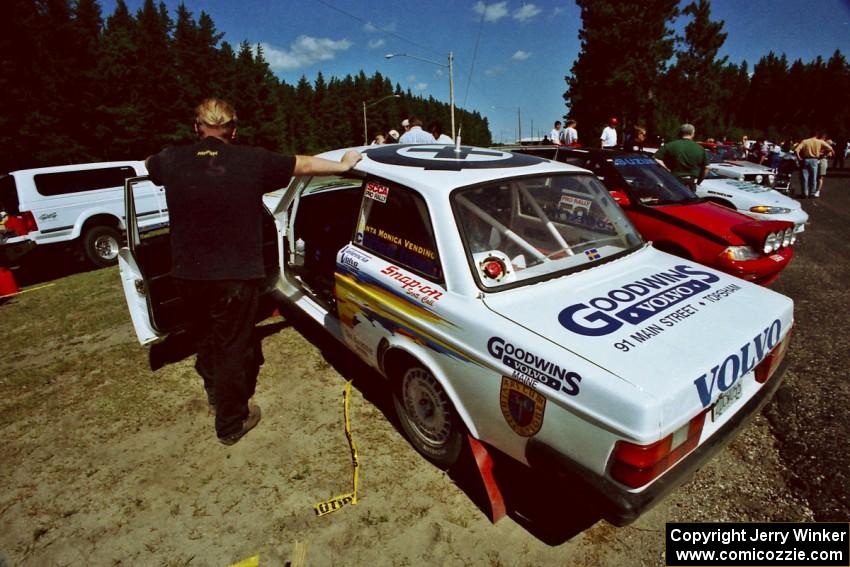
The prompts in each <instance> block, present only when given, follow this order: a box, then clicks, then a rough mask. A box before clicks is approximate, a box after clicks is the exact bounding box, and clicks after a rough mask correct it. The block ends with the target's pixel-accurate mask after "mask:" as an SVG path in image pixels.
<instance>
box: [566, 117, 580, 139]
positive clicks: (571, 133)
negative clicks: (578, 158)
mask: <svg viewBox="0 0 850 567" xmlns="http://www.w3.org/2000/svg"><path fill="white" fill-rule="evenodd" d="M577 124H578V123H577V122H576V121H575V120H573V119H572V118H571V119H569V120H567V125H566V128H564V145H565V146H577V145H578V130H576V125H577Z"/></svg>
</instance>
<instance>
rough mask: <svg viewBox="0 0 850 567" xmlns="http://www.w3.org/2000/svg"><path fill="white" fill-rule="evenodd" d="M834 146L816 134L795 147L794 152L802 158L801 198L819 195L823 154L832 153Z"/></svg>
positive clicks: (798, 157)
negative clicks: (819, 173) (818, 187)
mask: <svg viewBox="0 0 850 567" xmlns="http://www.w3.org/2000/svg"><path fill="white" fill-rule="evenodd" d="M831 153H832V146H830V145H829V144H827V143H826V142H825V141H823V140H821V139H820V137H819V136H817V135H814V136H810V137H808V138H806V139H805V140H803V141H802V142H800V143H799V144H797V145H796V146H795V147H794V154H796V156H797V159H798V160H800V181H801V183H802V187H801V191H802V192H803V194H802V196H801V198H803V199H807V198H809V197H818V193H817V186H818V169H819V165H820V156H821V154H825V155H827V154H831Z"/></svg>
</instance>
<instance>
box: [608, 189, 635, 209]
mask: <svg viewBox="0 0 850 567" xmlns="http://www.w3.org/2000/svg"><path fill="white" fill-rule="evenodd" d="M608 192H609V193H610V194H611V197H612V198H613V199H614V200H615V201H617V204H618V205H620V206H621V207H628V206H630V205H631V204H632V202H631V201H630V200H629V196H628V195H626V193H625V191H619V190H614V191H608Z"/></svg>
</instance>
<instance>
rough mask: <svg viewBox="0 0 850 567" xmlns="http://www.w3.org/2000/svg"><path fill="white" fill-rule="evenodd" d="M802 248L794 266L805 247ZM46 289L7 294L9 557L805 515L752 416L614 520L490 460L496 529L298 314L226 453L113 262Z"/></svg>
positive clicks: (131, 554) (439, 544)
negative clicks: (140, 319)
mask: <svg viewBox="0 0 850 567" xmlns="http://www.w3.org/2000/svg"><path fill="white" fill-rule="evenodd" d="M798 254H799V256H798V258H797V259H796V260H795V262H802V261H804V260H802V259H801V258H804V257H805V256H804V254H805V248H804V249H803V250H802V252H798ZM50 283H52V284H53V285H52V287H49V288H42V289H34V290H33V291H31V292H28V293H25V294H22V295H20V296H18V297H17V298H15V299H14V300H12V301H9V302H7V303H5V304H3V305H0V313H1V314H2V317H3V322H4V325H3V329H2V331H0V333H2V334H0V339H2V344H3V347H2V356H0V438H2V440H3V441H2V444H0V486H1V487H2V490H1V491H0V566H2V567H5V566H6V565H8V566H18V565H26V566H29V565H32V566H54V565H55V566H59V565H64V566H76V565H94V566H99V565H133V566H135V565H142V566H146V565H152V566H159V565H168V566H183V565H200V566H222V567H227V566H230V565H233V564H235V563H237V562H239V561H242V560H245V559H248V558H251V557H255V556H257V555H259V565H260V566H262V567H266V566H283V565H287V563H288V562H289V561H290V560H292V558H293V553H294V550H295V547H296V545H298V546H299V547H301V548H302V549H303V548H304V546H306V550H307V551H306V564H307V565H317V566H322V565H357V566H359V565H374V566H384V565H391V566H401V565H426V564H427V565H489V566H511V567H513V566H540V565H587V566H595V565H617V566H621V565H663V564H664V557H663V554H664V526H665V522H669V521H692V522H697V521H717V522H719V521H723V522H730V521H805V520H812V519H814V515H813V512H812V510H811V508H810V506H809V504H808V503H807V501H806V500H804V499H803V497H802V496H800V495H799V494H801V493H802V492H801V491H800V490H799V489H798V488H797V489H795V488H794V487H795V485H798V484H799V483H800V477H799V474H795V473H794V472H793V471H791V470H789V469H788V468H786V466H785V465H784V464H783V462H788V458H787V457H786V458H785V461H783V457H781V455H780V454H781V451H782V450H783V447H781V446H780V445H779V444H778V443H777V437H776V436H775V433H774V432H773V431H772V430H771V428H770V426H769V424H768V422H767V420H766V419H764V418H763V417H761V416H759V417H758V418H757V419H756V420H755V421H754V422H753V424H752V425H750V426H749V427H748V428H747V429H746V430H745V431H744V432H743V433H742V434H741V435H740V436H739V437H738V438H737V439H736V440H735V441H734V442H733V443H732V444H731V445H730V446H729V447H728V448H727V449H725V450H724V451H723V452H722V453H720V454H719V455H718V457H716V458H715V459H714V460H713V461H712V462H711V463H710V464H709V465H707V466H706V467H704V468H703V469H702V470H700V471H699V472H698V473H697V474H696V476H695V478H694V479H693V480H692V481H691V482H689V483H688V484H686V485H684V486H683V487H682V488H680V489H678V490H677V491H675V492H674V493H673V494H672V495H671V496H670V497H668V498H667V499H665V500H664V501H663V502H661V503H660V504H659V505H658V506H657V507H655V508H654V509H652V510H650V511H649V512H648V513H646V514H645V515H644V516H642V517H641V518H640V519H639V520H638V521H637V522H635V523H634V524H632V525H631V526H628V527H624V528H616V527H613V526H611V525H610V524H608V523H606V522H605V521H603V520H600V519H599V518H598V515H597V514H596V513H595V510H596V508H595V507H594V505H593V503H592V502H588V501H587V500H586V499H585V497H584V495H583V493H582V491H581V489H580V487H577V486H570V485H556V484H554V482H553V481H551V480H550V479H547V478H545V477H539V476H535V475H533V474H531V473H530V472H529V471H527V470H525V469H524V468H523V467H517V466H514V465H512V464H511V463H510V462H508V461H506V460H504V459H503V458H499V457H498V456H497V460H496V473H497V477H498V479H499V481H500V483H501V485H502V489H503V491H504V493H505V498H506V502H507V506H508V510H509V515H508V517H506V518H504V519H503V520H501V521H500V522H498V523H496V524H492V523H491V522H490V520H489V518H488V507H487V504H486V499H485V498H484V496H483V489H482V487H481V482H480V480H479V479H478V478H477V477H476V476H475V470H474V468H472V467H473V465H471V463H470V461H469V459H468V458H466V459H464V460H463V461H462V462H461V463H460V464H459V465H458V466H457V467H456V468H455V469H454V470H452V471H450V472H444V471H441V470H439V469H437V468H435V467H434V466H432V465H431V464H430V463H428V462H427V461H426V460H425V459H423V458H422V457H420V456H419V454H418V453H417V452H416V451H415V450H414V449H413V448H412V447H411V446H410V445H409V444H408V443H407V442H406V441H405V440H404V438H403V437H402V435H401V433H400V432H399V430H398V428H397V427H396V425H395V423H394V420H393V418H392V409H391V408H392V404H391V403H390V402H389V398H388V396H387V394H386V388H385V387H384V384H383V383H382V381H381V379H380V378H379V377H377V376H376V375H375V374H373V373H372V372H371V371H369V370H368V368H366V367H364V366H363V365H361V364H360V363H359V362H358V361H356V360H354V359H353V358H352V357H351V356H349V355H348V354H346V353H345V352H344V351H343V349H342V348H341V347H340V346H339V345H337V344H336V343H335V342H334V341H333V340H332V339H330V338H328V337H327V336H326V335H324V334H323V331H322V330H321V329H320V328H318V327H316V326H313V325H309V324H305V323H304V322H302V321H300V320H298V319H297V318H293V317H290V318H289V319H287V318H284V317H271V318H269V319H266V320H265V321H264V322H263V323H262V324H261V325H260V326H259V327H258V331H259V332H260V333H261V334H262V335H263V336H264V339H263V349H264V353H265V356H266V363H265V365H264V366H263V368H262V371H261V373H260V380H259V385H258V391H257V396H256V401H257V402H258V403H259V404H260V405H261V406H262V408H263V419H262V421H261V423H260V425H259V426H258V427H257V429H255V430H254V431H252V432H251V433H250V434H249V435H248V436H246V437H245V438H244V439H243V440H242V441H240V442H239V443H238V444H236V445H234V446H233V447H225V446H223V445H221V444H219V443H218V442H217V441H216V439H215V434H214V432H213V427H212V417H211V416H209V415H208V412H207V408H206V403H205V397H204V393H203V388H202V387H201V383H200V380H199V379H198V378H197V376H196V375H195V372H194V369H193V359H192V357H188V358H185V357H184V358H181V356H180V354H181V353H180V352H179V349H175V348H170V347H158V348H155V349H150V348H143V347H140V346H139V345H138V343H137V342H136V339H135V336H134V334H133V330H132V327H131V325H130V321H129V317H128V315H127V310H126V305H125V304H124V300H123V297H122V295H121V292H120V288H119V278H118V271H117V268H113V269H106V270H99V271H93V272H85V273H76V274H72V275H69V276H66V277H62V278H61V279H56V280H53V281H52V282H50ZM34 287H35V286H34ZM799 308H805V305H800V304H798V309H799ZM803 320H805V318H803ZM798 338H799V337H798ZM797 344H798V343H795V345H797ZM178 346H179V345H178ZM795 349H798V347H797V346H792V351H791V353H790V354H789V356H791V357H792V358H793V357H796V358H795V359H794V360H796V362H793V361H792V364H791V365H790V366H789V368H790V370H789V372H788V373H787V374H786V378H785V380H786V383H788V384H798V383H802V382H803V381H804V379H805V375H803V374H802V372H804V371H806V372H808V371H807V370H805V369H806V368H808V365H809V364H810V362H811V359H810V358H805V359H804V358H803V355H801V354H800V353H801V352H803V353H804V354H805V351H800V350H795ZM152 363H153V366H155V367H159V368H158V369H157V370H156V371H152V370H151V364H152ZM346 380H353V381H354V388H353V389H352V398H351V425H352V430H353V436H354V440H355V442H356V443H357V447H358V450H359V456H360V464H361V468H360V485H359V493H358V500H359V501H358V503H357V505H355V506H347V507H345V508H343V509H341V510H340V511H337V512H335V513H333V514H329V515H327V516H323V517H317V516H316V514H315V513H314V511H313V504H315V503H316V502H319V501H322V500H325V499H327V498H329V497H332V496H335V495H337V494H340V493H344V492H347V491H349V490H350V489H351V461H350V455H349V451H348V445H347V442H346V438H345V435H344V431H343V418H342V391H343V385H344V383H345V381H346ZM783 388H784V386H783ZM781 391H782V390H780V392H781ZM786 397H787V396H786ZM773 411H774V412H775V411H776V408H775V407H774V409H773ZM845 411H846V409H845ZM768 413H769V412H768ZM795 435H796V436H795V437H794V439H795V440H796V441H795V442H802V441H800V440H801V439H802V440H803V441H805V439H807V438H808V437H811V436H812V433H808V434H807V433H806V432H805V431H803V430H798V431H796V432H795ZM784 450H785V451H788V449H787V448H784ZM801 451H802V450H801ZM792 454H794V453H793V452H792ZM810 456H811V459H817V458H818V454H814V455H809V454H806V458H807V459H808V458H809V457H810ZM801 458H802V455H801ZM804 480H805V479H804Z"/></svg>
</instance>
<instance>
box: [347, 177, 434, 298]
mask: <svg viewBox="0 0 850 567" xmlns="http://www.w3.org/2000/svg"><path fill="white" fill-rule="evenodd" d="M355 238H356V240H357V242H358V243H359V244H361V245H362V246H363V247H364V248H367V249H368V250H371V251H372V252H376V253H378V254H380V255H381V256H383V257H385V258H386V259H388V260H390V261H392V262H395V263H397V264H398V265H400V266H402V267H404V268H407V269H409V270H412V271H414V272H418V273H419V274H421V275H423V276H425V277H427V278H430V279H431V280H432V281H436V282H440V281H442V279H443V270H442V267H441V265H440V258H439V256H438V255H437V244H436V241H435V239H434V231H433V229H432V226H431V218H430V215H429V214H428V206H427V205H426V204H425V201H424V200H423V199H422V197H420V196H419V195H418V194H416V193H415V192H414V191H412V190H410V189H408V188H406V187H402V186H400V185H396V184H394V183H389V182H386V181H382V180H378V179H373V180H369V181H368V182H367V184H366V199H364V203H363V210H362V211H361V215H360V221H359V223H358V225H357V234H356V235H355Z"/></svg>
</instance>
